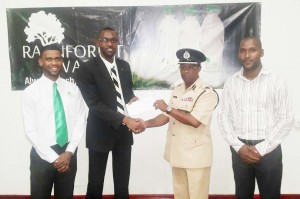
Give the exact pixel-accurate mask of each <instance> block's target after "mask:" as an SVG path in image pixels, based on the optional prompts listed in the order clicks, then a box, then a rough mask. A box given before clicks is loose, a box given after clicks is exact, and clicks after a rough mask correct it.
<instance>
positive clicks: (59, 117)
mask: <svg viewBox="0 0 300 199" xmlns="http://www.w3.org/2000/svg"><path fill="white" fill-rule="evenodd" d="M53 102H54V115H55V127H56V142H57V144H58V145H59V146H61V147H63V146H64V145H65V144H66V143H67V142H68V128H67V122H66V117H65V111H64V105H63V103H62V100H61V98H60V95H59V92H58V91H57V84H56V83H54V84H53Z"/></svg>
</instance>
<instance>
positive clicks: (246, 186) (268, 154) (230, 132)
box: [218, 37, 293, 199]
mask: <svg viewBox="0 0 300 199" xmlns="http://www.w3.org/2000/svg"><path fill="white" fill-rule="evenodd" d="M263 55H264V50H263V49H262V45H261V41H260V39H259V38H257V37H247V38H244V39H243V40H242V41H241V43H240V47H239V52H238V58H239V60H240V63H241V65H242V68H241V70H240V71H239V72H237V73H236V74H234V75H233V76H232V77H230V78H229V79H228V80H227V81H226V82H225V85H224V88H223V94H222V100H221V103H220V112H219V115H218V122H219V126H220V131H221V133H222V136H223V137H224V139H225V140H226V141H227V142H228V144H229V145H230V149H231V152H232V167H233V172H234V180H235V188H236V193H235V194H236V198H237V199H249V198H253V195H254V189H255V179H256V180H257V184H258V188H259V191H260V195H261V198H263V199H277V198H278V199H279V198H280V187H281V179H282V152H281V146H280V144H281V142H282V141H283V139H284V138H285V137H286V136H287V134H288V133H289V131H290V130H291V128H292V126H293V125H292V124H293V112H292V106H291V102H290V100H289V94H288V88H287V85H286V83H285V81H284V80H283V79H282V78H281V77H279V76H278V75H276V74H274V73H271V72H270V71H269V70H268V69H267V68H265V67H264V66H262V63H261V57H263Z"/></svg>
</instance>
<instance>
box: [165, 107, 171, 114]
mask: <svg viewBox="0 0 300 199" xmlns="http://www.w3.org/2000/svg"><path fill="white" fill-rule="evenodd" d="M171 111H172V107H171V106H167V108H166V113H167V114H170V113H171Z"/></svg>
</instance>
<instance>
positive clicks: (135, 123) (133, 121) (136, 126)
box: [123, 100, 169, 134]
mask: <svg viewBox="0 0 300 199" xmlns="http://www.w3.org/2000/svg"><path fill="white" fill-rule="evenodd" d="M167 106H168V105H167V104H166V102H165V101H164V100H156V101H155V102H154V104H153V107H154V108H155V109H159V110H161V111H162V112H166V109H167ZM168 121H169V119H168V117H167V116H164V115H162V114H160V115H158V116H157V117H155V118H153V119H150V120H147V121H144V120H142V119H140V118H129V117H127V116H125V117H124V119H123V124H124V125H126V126H127V127H128V129H129V130H130V131H132V132H133V133H135V134H139V133H141V132H143V131H145V129H146V128H151V127H157V126H162V125H164V124H166V123H167V122H168Z"/></svg>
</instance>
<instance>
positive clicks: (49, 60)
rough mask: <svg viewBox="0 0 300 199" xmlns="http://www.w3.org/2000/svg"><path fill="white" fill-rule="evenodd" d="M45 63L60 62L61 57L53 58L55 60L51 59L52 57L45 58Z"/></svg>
mask: <svg viewBox="0 0 300 199" xmlns="http://www.w3.org/2000/svg"><path fill="white" fill-rule="evenodd" d="M45 61H46V62H53V61H54V62H61V61H62V57H55V58H52V57H46V58H45Z"/></svg>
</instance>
